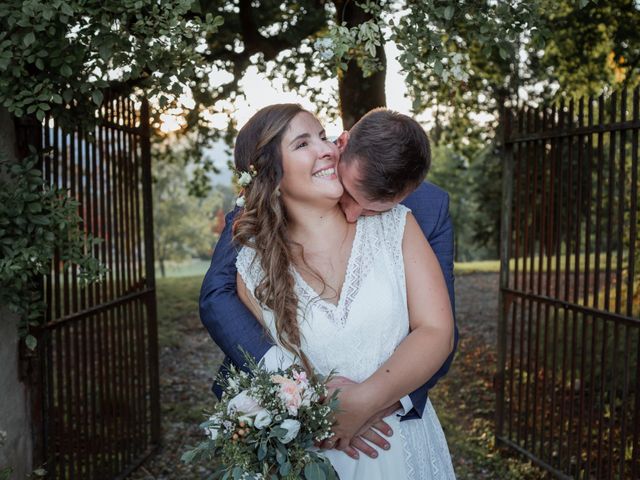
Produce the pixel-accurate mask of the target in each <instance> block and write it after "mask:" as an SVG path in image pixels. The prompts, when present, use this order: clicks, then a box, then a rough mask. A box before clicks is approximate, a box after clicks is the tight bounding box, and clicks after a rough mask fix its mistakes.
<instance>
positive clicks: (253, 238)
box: [233, 103, 312, 374]
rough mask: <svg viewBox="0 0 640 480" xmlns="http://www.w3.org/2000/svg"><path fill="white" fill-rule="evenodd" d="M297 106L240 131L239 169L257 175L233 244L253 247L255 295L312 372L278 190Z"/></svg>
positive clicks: (269, 113) (271, 111)
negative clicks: (257, 277)
mask: <svg viewBox="0 0 640 480" xmlns="http://www.w3.org/2000/svg"><path fill="white" fill-rule="evenodd" d="M304 111H306V110H304V109H303V108H302V107H301V106H300V105H297V104H289V103H286V104H277V105H271V106H268V107H265V108H263V109H261V110H260V111H258V113H256V114H255V115H254V116H253V117H252V118H251V119H250V120H249V121H248V122H247V124H246V125H245V126H244V127H242V129H240V132H239V133H238V137H237V139H236V145H235V149H234V162H235V168H236V170H238V171H244V172H248V171H249V170H250V168H251V166H253V168H255V170H256V171H257V175H256V176H255V177H254V178H253V179H252V180H251V183H250V184H249V185H248V186H247V187H246V188H245V191H244V199H245V204H244V211H243V212H242V213H241V214H239V215H238V216H237V217H236V220H235V222H234V224H233V234H234V235H233V239H234V241H235V242H237V243H238V244H240V245H245V246H248V247H251V248H253V249H254V250H255V251H256V253H257V258H258V259H259V260H260V265H261V267H262V270H263V271H264V273H265V276H264V278H262V280H261V281H260V283H259V284H258V285H257V287H256V289H255V292H253V293H254V295H255V297H256V299H257V300H258V301H259V302H260V303H261V304H263V305H266V306H267V307H268V308H270V309H271V310H272V311H273V313H274V316H275V322H276V330H277V334H278V340H279V342H280V343H281V344H282V346H284V347H285V348H286V349H287V350H289V351H290V352H291V353H293V354H294V355H296V356H298V357H300V359H301V360H302V363H303V366H304V368H305V369H306V370H307V371H308V372H309V373H310V374H311V373H312V369H311V365H310V362H309V360H308V358H307V357H306V355H305V354H304V353H303V352H302V350H301V348H300V345H301V338H300V328H299V326H298V320H297V309H298V298H297V296H296V294H295V292H294V278H293V275H292V272H291V269H290V267H291V265H292V264H293V256H292V253H291V250H292V247H293V246H294V245H297V244H295V243H294V242H293V241H291V239H290V238H289V233H288V230H287V215H286V211H285V208H284V205H283V203H282V200H281V199H280V195H279V192H278V185H280V180H281V179H282V152H281V149H280V143H281V141H282V137H283V135H284V134H285V132H286V130H287V128H288V127H289V123H290V122H291V120H292V119H293V118H294V117H295V116H296V115H297V114H298V113H300V112H304Z"/></svg>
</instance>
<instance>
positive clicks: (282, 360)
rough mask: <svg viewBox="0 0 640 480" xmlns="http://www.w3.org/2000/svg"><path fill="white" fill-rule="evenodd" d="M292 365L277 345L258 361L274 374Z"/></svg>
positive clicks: (286, 351) (293, 361)
mask: <svg viewBox="0 0 640 480" xmlns="http://www.w3.org/2000/svg"><path fill="white" fill-rule="evenodd" d="M294 363H295V357H294V356H293V354H292V353H291V352H289V351H288V350H285V349H284V348H282V347H279V346H277V345H274V346H273V347H271V348H270V349H269V350H267V353H265V354H264V356H263V357H262V360H260V365H261V366H263V367H264V368H266V369H267V370H268V371H270V372H275V371H276V370H278V369H282V370H284V369H285V368H288V367H290V366H291V365H293V364H294ZM409 401H411V400H409ZM412 406H413V404H412Z"/></svg>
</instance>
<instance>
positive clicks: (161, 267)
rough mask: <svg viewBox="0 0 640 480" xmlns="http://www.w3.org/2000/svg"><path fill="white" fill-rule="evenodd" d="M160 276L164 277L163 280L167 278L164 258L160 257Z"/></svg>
mask: <svg viewBox="0 0 640 480" xmlns="http://www.w3.org/2000/svg"><path fill="white" fill-rule="evenodd" d="M160 275H162V278H166V277H167V274H166V272H165V269H164V258H162V257H160Z"/></svg>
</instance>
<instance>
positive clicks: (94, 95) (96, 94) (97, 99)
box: [91, 90, 104, 107]
mask: <svg viewBox="0 0 640 480" xmlns="http://www.w3.org/2000/svg"><path fill="white" fill-rule="evenodd" d="M91 99H92V100H93V103H95V104H96V105H97V106H98V107H99V106H100V105H102V100H104V95H103V93H102V92H101V91H100V90H94V91H93V92H91Z"/></svg>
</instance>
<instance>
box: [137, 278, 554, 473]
mask: <svg viewBox="0 0 640 480" xmlns="http://www.w3.org/2000/svg"><path fill="white" fill-rule="evenodd" d="M497 306H498V274H496V273H475V274H469V275H464V276H459V277H458V278H456V319H457V322H458V327H459V330H460V339H461V340H460V345H459V347H458V353H457V357H456V360H455V362H454V364H453V366H452V369H451V371H450V372H449V374H448V375H447V377H446V378H445V379H443V380H442V381H441V382H440V383H439V384H438V385H437V386H436V388H435V389H433V390H432V392H431V393H430V395H431V399H432V403H433V405H434V407H435V409H436V411H437V412H438V415H439V416H440V419H441V422H442V425H443V429H444V430H445V434H446V435H447V439H448V442H449V447H450V450H451V455H452V458H453V462H454V468H455V470H456V475H457V476H458V478H460V479H474V480H475V479H503V478H505V479H507V478H514V479H534V478H535V479H539V478H543V474H542V472H540V471H538V470H536V469H535V468H533V467H532V466H531V465H530V464H529V463H528V462H525V461H523V460H522V459H521V458H519V457H514V456H511V455H509V454H508V453H504V452H498V451H496V450H495V448H494V446H493V435H492V428H493V423H492V422H493V415H494V408H495V395H494V392H493V387H492V381H493V373H494V365H495V356H496V352H495V343H496V340H495V339H496V330H497ZM177 333H178V335H179V339H178V340H179V341H174V342H172V343H173V345H172V346H166V347H163V348H162V350H161V357H160V378H161V402H162V413H163V432H164V444H163V447H162V448H161V450H160V451H159V452H158V454H157V455H155V456H154V457H152V458H150V459H149V460H147V462H145V463H144V464H143V465H142V466H141V467H140V468H139V469H138V470H137V471H135V472H134V473H133V474H132V475H131V477H130V478H133V479H138V480H142V479H144V480H150V479H157V480H161V479H162V480H164V479H201V478H206V477H207V476H208V474H210V473H211V470H210V469H209V468H208V467H207V465H184V464H182V462H181V461H180V456H181V455H182V453H183V452H184V451H185V449H186V448H187V446H188V445H194V444H196V443H197V442H198V441H199V440H200V439H201V438H202V433H201V431H200V430H199V429H198V427H197V425H198V423H199V422H200V421H202V419H203V418H204V414H203V412H205V411H207V410H210V408H211V405H212V402H214V396H213V394H212V393H211V391H210V386H211V382H212V381H213V378H214V376H215V372H216V371H217V366H218V365H219V363H220V362H221V361H222V355H221V352H220V351H219V350H218V348H217V347H216V346H215V344H214V343H213V341H212V340H211V339H210V338H209V335H208V334H207V333H206V331H205V330H204V328H203V327H202V325H201V323H200V321H199V319H198V317H197V312H196V311H186V312H185V313H184V315H183V316H182V317H181V318H180V322H179V324H178V326H177Z"/></svg>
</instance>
